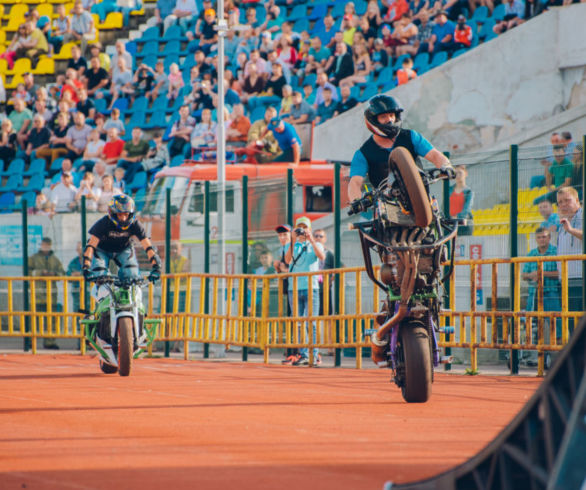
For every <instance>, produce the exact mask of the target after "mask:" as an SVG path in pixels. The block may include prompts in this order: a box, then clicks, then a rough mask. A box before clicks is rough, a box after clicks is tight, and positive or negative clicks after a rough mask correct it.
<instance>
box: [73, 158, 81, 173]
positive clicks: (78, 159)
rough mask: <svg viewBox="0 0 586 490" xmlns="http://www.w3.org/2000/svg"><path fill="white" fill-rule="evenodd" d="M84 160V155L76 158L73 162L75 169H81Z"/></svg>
mask: <svg viewBox="0 0 586 490" xmlns="http://www.w3.org/2000/svg"><path fill="white" fill-rule="evenodd" d="M83 161H84V160H83V157H79V158H76V159H75V161H74V162H73V170H75V171H76V172H77V171H78V170H79V167H81V166H82V165H83Z"/></svg>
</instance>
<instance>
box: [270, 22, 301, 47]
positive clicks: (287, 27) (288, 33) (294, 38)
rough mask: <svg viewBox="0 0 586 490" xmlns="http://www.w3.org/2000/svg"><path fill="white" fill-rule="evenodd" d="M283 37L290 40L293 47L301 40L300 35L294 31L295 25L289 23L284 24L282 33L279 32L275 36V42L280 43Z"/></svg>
mask: <svg viewBox="0 0 586 490" xmlns="http://www.w3.org/2000/svg"><path fill="white" fill-rule="evenodd" d="M283 36H285V37H288V38H290V39H291V44H292V45H293V46H296V45H297V44H298V43H299V39H300V38H301V36H300V35H299V33H297V32H294V31H293V24H292V23H291V22H289V21H287V22H283V25H282V26H281V32H277V34H276V35H275V41H277V42H279V41H280V40H281V38H282V37H283Z"/></svg>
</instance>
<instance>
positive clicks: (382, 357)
mask: <svg viewBox="0 0 586 490" xmlns="http://www.w3.org/2000/svg"><path fill="white" fill-rule="evenodd" d="M406 314H407V305H406V304H403V303H401V304H400V305H399V309H398V310H397V313H395V314H394V315H393V316H392V317H391V318H389V319H388V320H387V321H386V322H385V323H383V324H382V325H381V327H380V328H379V329H378V330H377V331H376V332H374V333H373V334H372V335H371V337H370V341H371V344H372V346H371V357H372V361H373V362H374V363H375V364H376V365H377V366H379V367H386V366H387V364H388V363H387V358H386V350H387V345H388V344H389V341H388V339H386V338H385V336H386V335H387V333H388V332H390V331H391V329H392V328H393V327H394V326H395V325H397V324H398V323H399V322H400V321H401V320H402V319H403V318H404V317H405V315H406Z"/></svg>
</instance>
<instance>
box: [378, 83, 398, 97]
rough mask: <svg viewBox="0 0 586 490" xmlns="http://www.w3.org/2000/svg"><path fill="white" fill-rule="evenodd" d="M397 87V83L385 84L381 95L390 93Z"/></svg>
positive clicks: (381, 89)
mask: <svg viewBox="0 0 586 490" xmlns="http://www.w3.org/2000/svg"><path fill="white" fill-rule="evenodd" d="M396 86H397V84H396V83H395V81H394V80H391V81H390V82H387V83H385V84H384V85H383V86H382V87H381V88H380V93H381V94H382V93H385V92H388V91H389V90H393V89H394V88H395V87H396Z"/></svg>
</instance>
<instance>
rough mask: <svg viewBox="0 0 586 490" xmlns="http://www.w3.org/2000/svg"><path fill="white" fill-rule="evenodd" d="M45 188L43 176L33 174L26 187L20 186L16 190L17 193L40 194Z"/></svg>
mask: <svg viewBox="0 0 586 490" xmlns="http://www.w3.org/2000/svg"><path fill="white" fill-rule="evenodd" d="M44 186H45V176H44V174H41V173H39V174H34V175H33V176H31V178H30V179H29V181H28V183H27V184H26V185H21V186H19V187H18V189H16V190H17V191H18V192H29V191H31V192H40V191H41V189H42V188H43V187H44Z"/></svg>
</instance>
